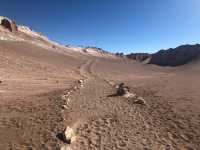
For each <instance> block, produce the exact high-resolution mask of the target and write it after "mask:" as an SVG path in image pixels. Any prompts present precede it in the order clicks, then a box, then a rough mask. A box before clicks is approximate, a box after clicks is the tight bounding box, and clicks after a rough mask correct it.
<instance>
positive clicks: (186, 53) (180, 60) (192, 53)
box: [149, 44, 200, 66]
mask: <svg viewBox="0 0 200 150" xmlns="http://www.w3.org/2000/svg"><path fill="white" fill-rule="evenodd" d="M199 55H200V45H199V44H196V45H183V46H179V47H177V48H175V49H172V48H171V49H168V50H160V51H159V52H157V53H155V54H152V55H151V59H150V61H149V64H156V65H160V66H180V65H184V64H186V63H188V62H190V61H192V60H194V59H195V58H197V57H198V56H199Z"/></svg>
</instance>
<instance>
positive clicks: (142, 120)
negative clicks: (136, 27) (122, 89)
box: [0, 44, 200, 150]
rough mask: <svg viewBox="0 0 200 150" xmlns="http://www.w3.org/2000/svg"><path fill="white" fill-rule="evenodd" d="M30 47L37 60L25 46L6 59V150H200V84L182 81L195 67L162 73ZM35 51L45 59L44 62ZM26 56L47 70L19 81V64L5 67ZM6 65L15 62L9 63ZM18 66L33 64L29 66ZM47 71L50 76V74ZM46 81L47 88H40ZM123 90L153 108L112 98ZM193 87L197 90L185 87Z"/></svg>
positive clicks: (1, 113) (1, 126)
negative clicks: (120, 86)
mask: <svg viewBox="0 0 200 150" xmlns="http://www.w3.org/2000/svg"><path fill="white" fill-rule="evenodd" d="M5 46H6V44H5ZM14 47H16V45H15V46H14ZM25 47H28V48H29V49H30V50H31V52H32V53H29V52H27V51H26V53H25V50H24V51H21V49H20V46H19V50H16V49H13V47H11V48H10V47H8V46H7V50H8V51H4V54H2V55H0V56H1V57H0V59H1V61H2V62H3V63H4V65H2V66H3V67H1V68H0V71H1V73H2V74H1V77H2V83H1V84H0V91H1V92H0V94H1V102H0V141H1V142H0V150H1V149H2V150H11V149H12V150H30V149H34V150H43V149H44V150H46V149H49V150H55V149H62V150H93V149H94V150H95V149H96V150H115V149H116V150H123V149H124V150H133V149H136V150H140V149H141V150H144V149H145V150H170V149H178V150H179V149H180V150H192V149H196V150H198V149H199V147H200V142H199V141H200V113H199V110H198V109H196V108H198V107H199V101H198V93H199V89H196V88H197V87H200V84H199V83H198V80H197V81H196V82H195V81H193V80H191V79H190V78H189V75H185V76H183V75H181V74H182V73H183V72H184V71H186V70H188V68H187V67H189V68H191V67H190V66H186V67H185V68H184V67H182V68H160V67H156V66H151V65H149V66H148V65H142V64H138V63H136V62H135V61H129V60H126V59H125V60H124V59H120V58H119V59H112V58H110V59H109V58H106V59H104V58H96V57H89V56H87V57H86V56H84V55H80V56H77V57H72V56H71V55H72V54H70V55H63V54H57V53H54V52H47V51H45V52H44V51H43V50H40V49H38V48H35V47H30V46H25ZM35 51H37V52H41V51H43V53H42V54H43V55H42V56H41V55H37V54H36V53H34V52H35ZM8 52H9V53H8ZM16 52H18V53H17V54H16ZM19 52H21V53H20V56H24V60H31V61H30V62H29V63H30V64H31V65H32V66H33V67H32V66H30V68H34V67H37V66H38V65H37V64H34V63H36V62H37V63H38V62H39V64H40V66H42V67H40V68H39V69H35V70H34V71H33V73H31V72H28V71H27V70H23V69H24V68H28V69H30V68H29V67H22V70H21V76H20V73H16V72H17V71H19V70H20V69H18V68H15V67H19V65H17V66H16V65H15V64H16V63H15V61H14V64H13V65H9V64H10V63H8V66H7V68H6V63H5V62H8V61H11V60H13V59H14V58H15V59H16V58H17V57H19V56H18V54H19ZM14 54H15V55H14ZM6 55H7V56H6ZM33 55H35V58H33V57H32V56H33ZM50 55H51V57H50ZM5 56H6V57H5ZM40 57H41V58H40ZM5 58H7V59H8V61H7V60H6V61H3V60H4V59H5ZM47 58H50V59H47ZM40 60H41V61H40ZM17 62H20V63H19V64H24V65H25V64H27V63H25V62H27V61H22V59H20V60H18V61H17ZM13 66H14V68H13ZM25 66H26V65H25ZM44 66H45V67H46V69H44V68H43V67H44ZM197 66H198V65H197ZM19 68H20V67H19ZM6 69H8V71H6ZM38 70H39V71H38ZM46 70H50V71H49V73H48V74H45V72H46ZM61 70H62V71H61ZM194 70H195V73H192V71H194ZM194 70H191V72H190V73H191V74H192V75H193V79H198V76H197V75H198V74H199V72H198V69H195V68H194ZM37 71H38V72H37ZM42 73H44V76H41V77H42V78H43V77H45V80H41V81H37V84H36V85H35V84H34V82H36V79H37V78H39V77H40V74H42ZM24 76H27V77H29V78H28V80H27V79H26V80H25V79H24ZM52 76H54V77H55V78H52ZM179 77H180V78H179ZM14 79H15V80H16V79H18V80H17V81H16V82H17V83H16V82H14ZM80 79H82V80H81V82H80V81H78V80H80ZM26 81H27V82H28V83H26ZM121 82H124V83H125V84H126V85H128V86H129V88H130V91H131V93H134V94H136V95H138V96H140V97H143V98H144V99H145V101H146V105H140V104H135V103H134V98H125V97H121V96H112V95H113V94H115V93H116V88H115V85H116V84H119V83H121ZM175 82H178V83H179V84H178V85H177V84H175ZM191 82H192V83H193V86H190V88H189V86H188V87H184V86H183V85H186V84H189V83H191ZM22 83H24V84H25V83H26V84H25V85H26V86H22ZM58 83H59V86H58V85H57V84H58ZM27 85H29V86H30V87H29V88H30V91H29V92H27ZM15 87H16V89H18V90H16V89H15ZM44 87H48V88H44ZM191 88H193V89H191ZM36 89H37V90H36ZM8 90H9V92H7V91H8ZM170 90H172V91H170ZM19 91H20V92H19ZM183 92H184V93H185V94H182V95H181V96H180V94H181V93H183ZM23 93H24V94H23ZM15 94H16V97H15ZM191 95H192V96H191ZM190 99H191V100H190ZM194 102H195V104H196V106H195V105H194ZM66 127H68V129H70V130H69V131H70V133H68V135H70V136H71V137H72V139H71V140H70V141H63V130H64V129H65V128H66ZM71 129H72V130H71ZM72 131H73V132H72ZM72 133H73V134H72Z"/></svg>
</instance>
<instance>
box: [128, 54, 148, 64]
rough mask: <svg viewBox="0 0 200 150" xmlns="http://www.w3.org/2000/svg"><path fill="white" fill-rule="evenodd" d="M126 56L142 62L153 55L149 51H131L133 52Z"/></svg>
mask: <svg viewBox="0 0 200 150" xmlns="http://www.w3.org/2000/svg"><path fill="white" fill-rule="evenodd" d="M126 57H127V58H130V59H134V60H136V61H139V62H141V61H144V60H146V59H148V58H150V57H151V55H150V54H148V53H131V54H128V55H126Z"/></svg>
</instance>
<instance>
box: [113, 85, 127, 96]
mask: <svg viewBox="0 0 200 150" xmlns="http://www.w3.org/2000/svg"><path fill="white" fill-rule="evenodd" d="M116 88H117V96H124V95H125V94H127V93H129V88H128V87H127V86H125V85H124V83H120V84H119V85H117V87H116Z"/></svg>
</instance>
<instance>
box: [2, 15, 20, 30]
mask: <svg viewBox="0 0 200 150" xmlns="http://www.w3.org/2000/svg"><path fill="white" fill-rule="evenodd" d="M0 25H1V26H3V27H4V28H6V29H8V30H9V31H10V32H17V31H18V27H17V24H16V22H15V21H12V20H10V19H8V18H6V17H0Z"/></svg>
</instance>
